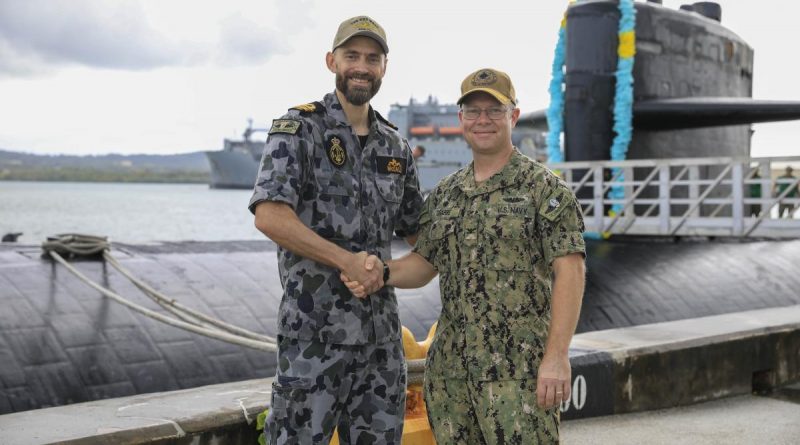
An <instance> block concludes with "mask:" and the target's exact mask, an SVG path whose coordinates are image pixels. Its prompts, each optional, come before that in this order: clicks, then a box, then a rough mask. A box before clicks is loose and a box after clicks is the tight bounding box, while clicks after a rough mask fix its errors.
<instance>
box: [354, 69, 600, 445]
mask: <svg viewBox="0 0 800 445" xmlns="http://www.w3.org/2000/svg"><path fill="white" fill-rule="evenodd" d="M458 103H459V105H461V111H460V112H459V120H460V122H461V128H462V130H463V132H464V137H465V139H466V140H467V143H468V144H469V146H470V148H471V149H472V154H473V162H472V163H471V164H470V165H469V166H467V167H465V168H463V169H461V170H459V171H457V172H456V173H454V174H452V175H450V176H448V177H446V178H445V179H443V180H442V181H441V182H440V183H439V184H438V185H437V186H436V188H435V189H434V190H433V192H432V193H431V195H430V196H429V198H428V200H427V201H426V203H425V207H424V209H423V212H422V215H421V217H420V233H419V239H418V240H417V244H416V246H415V248H414V250H413V251H412V252H411V253H409V254H408V255H407V256H404V257H403V258H401V259H399V260H396V261H388V262H387V266H388V269H389V278H388V281H387V284H388V285H390V286H396V287H400V288H416V287H420V286H423V285H425V284H427V283H428V282H429V281H430V280H431V279H432V278H433V277H434V276H436V274H437V272H438V273H439V274H440V279H439V280H440V281H439V284H440V292H441V299H442V312H441V315H440V316H439V321H438V325H437V328H436V334H435V336H434V340H433V344H432V345H431V349H430V351H429V352H428V361H427V365H426V370H425V402H426V404H427V408H428V416H429V419H430V422H431V426H432V427H433V431H434V435H435V437H436V442H437V443H438V444H439V445H446V444H469V445H473V444H525V445H530V444H551V443H558V441H559V435H558V424H559V414H558V411H557V410H558V405H559V404H560V403H561V401H562V400H565V399H567V398H569V397H570V384H571V369H570V364H569V356H568V349H569V343H570V341H571V339H572V335H573V333H574V332H575V326H576V324H577V321H578V315H579V313H580V305H581V299H582V297H583V288H584V275H585V266H584V255H585V245H584V241H583V237H582V236H581V233H582V232H583V229H584V227H583V217H582V215H581V211H580V207H579V205H578V203H577V200H576V199H575V196H574V195H573V193H572V191H571V190H570V189H569V187H568V186H567V185H566V184H565V183H564V182H563V181H561V180H560V179H559V178H558V177H557V176H556V175H555V174H553V172H551V171H550V170H548V169H547V168H546V167H544V166H543V165H542V164H540V163H538V162H536V161H533V160H531V159H530V158H527V157H525V156H524V155H522V154H521V153H520V152H519V151H517V149H516V148H515V147H514V146H513V145H512V143H511V129H512V128H513V127H514V125H515V124H516V122H517V119H518V118H519V113H520V111H519V109H518V108H516V95H515V93H514V87H513V85H512V83H511V79H510V78H509V77H508V75H506V74H505V73H503V72H500V71H497V70H493V69H481V70H478V71H476V72H474V73H472V74H470V75H469V76H467V78H466V79H464V82H463V83H462V84H461V98H460V99H459V101H458ZM367 264H368V265H370V266H371V267H373V266H376V265H379V264H380V263H379V262H378V260H377V258H374V257H369V258H368V259H367ZM343 278H344V279H345V280H346V284H347V286H348V287H349V288H351V290H352V291H353V292H354V293H356V295H360V294H362V293H363V292H364V288H363V287H362V286H360V285H359V284H360V283H358V281H357V280H348V279H347V278H348V277H343Z"/></svg>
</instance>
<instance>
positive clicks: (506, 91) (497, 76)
mask: <svg viewBox="0 0 800 445" xmlns="http://www.w3.org/2000/svg"><path fill="white" fill-rule="evenodd" d="M478 91H483V92H484V93H488V94H491V95H492V96H493V97H494V98H495V99H497V100H498V101H500V103H501V104H503V105H509V104H511V105H516V104H517V93H516V92H514V84H512V83H511V78H510V77H508V74H506V73H504V72H502V71H498V70H495V69H492V68H481V69H479V70H478V71H475V72H474V73H471V74H470V75H469V76H467V77H466V79H464V81H463V82H461V97H460V98H459V99H458V102H457V103H458V105H461V102H464V99H466V98H467V96H469V95H470V94H472V93H477V92H478Z"/></svg>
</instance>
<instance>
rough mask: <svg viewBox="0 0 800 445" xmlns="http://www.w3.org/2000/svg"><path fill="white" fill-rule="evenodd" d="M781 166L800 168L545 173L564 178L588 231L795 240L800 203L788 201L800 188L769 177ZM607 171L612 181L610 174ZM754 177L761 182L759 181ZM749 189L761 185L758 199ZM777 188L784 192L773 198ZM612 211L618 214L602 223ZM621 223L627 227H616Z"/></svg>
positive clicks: (776, 160)
mask: <svg viewBox="0 0 800 445" xmlns="http://www.w3.org/2000/svg"><path fill="white" fill-rule="evenodd" d="M776 164H777V165H776ZM781 164H795V165H796V166H798V167H800V156H780V157H769V158H743V157H711V158H678V159H637V160H627V161H578V162H561V163H554V164H549V165H548V167H550V168H551V169H552V170H554V171H556V172H558V173H559V174H561V175H562V177H565V178H567V184H568V185H569V186H570V188H571V189H572V190H573V191H574V192H575V193H576V195H577V196H578V202H579V203H580V205H581V207H582V208H583V211H584V222H585V223H586V226H587V230H589V231H593V232H600V233H604V234H605V233H609V234H612V235H614V234H623V233H625V234H634V235H642V234H645V235H664V236H684V235H690V236H696V235H708V236H738V237H748V236H760V237H764V236H765V237H792V238H794V237H800V218H798V219H793V218H792V215H793V213H794V212H795V211H796V210H797V208H798V207H800V197H789V195H791V194H792V190H794V189H797V188H798V187H800V178H794V180H791V181H789V180H787V179H777V178H776V177H775V175H774V172H775V170H779V169H781ZM609 169H610V170H611V172H613V175H609V174H608V171H609ZM759 171H761V172H762V176H763V177H759V178H756V177H755V175H756V173H758V172H759ZM798 171H800V168H798ZM576 173H577V174H576ZM608 176H612V177H611V178H609V177H608ZM753 185H760V186H761V188H760V190H761V191H760V192H758V191H757V190H756V191H752V192H751V188H750V187H751V186H753ZM778 185H780V186H781V188H783V187H784V185H786V186H785V189H784V190H783V192H781V193H778V194H777V196H774V197H773V196H772V194H773V193H774V190H775V187H776V186H778ZM613 187H621V188H622V190H624V194H623V197H622V198H621V199H620V198H615V199H612V198H611V197H610V196H609V190H611V189H612V188H613ZM751 193H753V195H751ZM779 204H780V206H779ZM611 205H613V206H614V208H615V209H621V210H619V211H617V212H615V213H614V214H608V215H606V214H605V211H606V209H608V208H609V206H611ZM787 207H788V208H789V209H790V210H791V212H790V215H789V216H790V218H780V215H778V213H779V211H780V210H784V212H785V209H786V208H787ZM656 209H658V211H657V212H656ZM757 212H761V213H760V214H758V213H757ZM609 213H610V212H609ZM776 215H778V217H776ZM620 220H623V221H625V222H624V223H623V224H619V222H620Z"/></svg>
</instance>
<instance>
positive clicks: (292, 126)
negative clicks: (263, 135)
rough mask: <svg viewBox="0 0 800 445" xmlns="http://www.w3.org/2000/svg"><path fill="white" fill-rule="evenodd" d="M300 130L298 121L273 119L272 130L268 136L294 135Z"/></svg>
mask: <svg viewBox="0 0 800 445" xmlns="http://www.w3.org/2000/svg"><path fill="white" fill-rule="evenodd" d="M299 129H300V121H296V120H293V119H274V120H273V121H272V128H270V129H269V134H275V133H286V134H296V133H297V130H299Z"/></svg>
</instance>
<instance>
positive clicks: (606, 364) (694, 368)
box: [0, 305, 800, 445]
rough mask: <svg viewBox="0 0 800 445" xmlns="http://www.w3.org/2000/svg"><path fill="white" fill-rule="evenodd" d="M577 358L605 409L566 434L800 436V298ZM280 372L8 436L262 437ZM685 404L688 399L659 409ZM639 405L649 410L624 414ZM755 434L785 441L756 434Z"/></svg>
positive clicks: (122, 401) (40, 421)
mask: <svg viewBox="0 0 800 445" xmlns="http://www.w3.org/2000/svg"><path fill="white" fill-rule="evenodd" d="M571 363H572V366H573V395H572V398H571V399H570V400H569V401H567V402H565V404H564V405H563V406H562V415H563V418H564V419H565V420H569V419H575V418H589V417H595V419H589V420H577V421H574V423H573V421H567V422H565V423H564V426H563V428H564V433H563V434H564V438H565V443H587V444H589V443H591V444H596V443H613V444H617V443H631V444H633V443H637V444H638V443H645V442H646V443H649V444H651V445H652V444H656V443H726V444H728V443H792V442H791V441H788V442H784V440H788V439H786V438H789V439H792V438H797V437H800V434H798V429H800V405H798V401H800V396H798V394H800V387H795V386H792V385H793V384H794V383H795V382H800V305H796V306H787V307H782V308H773V309H763V310H756V311H748V312H740V313H734V314H726V315H717V316H711V317H702V318H695V319H689V320H680V321H673V322H665V323H655V324H650V325H642V326H635V327H629V328H620V329H610V330H605V331H595V332H589V333H583V334H578V335H576V336H575V338H574V341H573V343H572V348H571ZM270 383H271V382H270V379H259V380H249V381H245V382H239V383H228V384H221V385H212V386H206V387H202V388H195V389H188V390H182V391H173V392H166V393H156V394H147V395H139V396H131V397H123V398H117V399H109V400H102V401H95V402H87V403H79V404H74V405H69V406H62V407H55V408H47V409H40V410H31V411H25V412H20V413H13V414H7V415H3V416H0V437H2V438H3V444H4V445H17V444H19V445H23V444H24V445H38V444H51V443H66V444H71V445H77V444H80V445H94V444H106V443H114V444H141V443H148V444H149V443H158V444H162V443H164V444H166V443H174V444H201V443H203V444H205V443H225V444H238V443H253V442H252V441H253V440H255V439H254V438H255V437H256V433H255V425H254V422H255V418H256V416H257V415H258V413H259V412H261V411H263V410H264V409H265V408H267V406H268V404H269V388H271V385H270ZM780 387H784V388H788V389H786V392H785V396H784V397H782V400H778V399H764V398H760V397H753V396H751V393H752V392H753V389H754V388H755V389H756V390H761V391H764V392H770V391H775V389H776V388H780ZM779 394H780V393H779ZM703 402H706V403H703ZM698 403H701V404H700V405H697V404H698ZM677 406H683V408H679V409H671V410H666V411H652V410H658V409H664V408H674V407H677ZM629 412H639V413H638V414H627V415H623V416H620V414H621V413H629ZM611 414H615V415H611ZM597 416H603V417H597ZM722 420H724V421H722ZM683 423H686V425H682V424H683ZM573 425H574V426H573ZM676 425H679V426H676ZM734 427H735V428H734ZM731 431H733V432H734V433H731ZM736 431H739V432H742V431H743V433H742V434H740V435H738V436H737V435H736V434H735V432H736ZM745 433H746V434H745ZM759 434H760V435H762V436H759ZM651 436H652V437H651ZM726 437H727V438H733V439H735V440H727V439H721V438H726ZM753 437H769V438H774V439H775V440H766V441H759V440H748V438H753ZM651 438H652V439H653V440H650V439H651ZM659 440H660V441H659ZM703 440H705V442H704V441H703Z"/></svg>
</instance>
